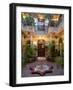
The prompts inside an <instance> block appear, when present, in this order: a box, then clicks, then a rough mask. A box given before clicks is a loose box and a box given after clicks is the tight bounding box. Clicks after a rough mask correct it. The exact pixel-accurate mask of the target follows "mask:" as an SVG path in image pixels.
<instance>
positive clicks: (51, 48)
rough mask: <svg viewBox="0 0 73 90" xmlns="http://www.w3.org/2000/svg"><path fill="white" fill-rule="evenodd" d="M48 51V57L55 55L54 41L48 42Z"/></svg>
mask: <svg viewBox="0 0 73 90" xmlns="http://www.w3.org/2000/svg"><path fill="white" fill-rule="evenodd" d="M48 53H49V56H50V57H55V43H54V42H51V43H49V44H48Z"/></svg>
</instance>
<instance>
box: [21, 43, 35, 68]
mask: <svg viewBox="0 0 73 90" xmlns="http://www.w3.org/2000/svg"><path fill="white" fill-rule="evenodd" d="M33 57H34V48H33V47H31V46H30V45H28V44H27V45H26V46H25V50H24V53H23V55H22V65H23V66H24V65H26V64H27V63H30V62H32V60H33Z"/></svg>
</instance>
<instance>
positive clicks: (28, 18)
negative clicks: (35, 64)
mask: <svg viewBox="0 0 73 90" xmlns="http://www.w3.org/2000/svg"><path fill="white" fill-rule="evenodd" d="M25 22H26V24H27V25H33V24H34V19H33V17H31V16H26V18H25Z"/></svg>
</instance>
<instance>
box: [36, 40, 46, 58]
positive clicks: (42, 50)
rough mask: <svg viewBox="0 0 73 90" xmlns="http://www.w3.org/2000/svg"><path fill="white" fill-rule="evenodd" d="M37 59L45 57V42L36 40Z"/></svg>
mask: <svg viewBox="0 0 73 90" xmlns="http://www.w3.org/2000/svg"><path fill="white" fill-rule="evenodd" d="M37 46H38V57H45V40H38V42H37Z"/></svg>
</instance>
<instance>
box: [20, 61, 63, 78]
mask: <svg viewBox="0 0 73 90" xmlns="http://www.w3.org/2000/svg"><path fill="white" fill-rule="evenodd" d="M36 65H48V66H53V72H52V73H46V74H45V75H44V76H57V75H64V69H63V68H61V67H57V65H56V64H55V63H53V62H48V61H47V60H39V61H38V60H37V61H35V62H33V63H29V64H27V65H26V66H25V67H23V68H22V72H21V76H22V77H36V76H40V75H39V74H32V73H31V70H30V67H32V66H33V67H35V66H36Z"/></svg>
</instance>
